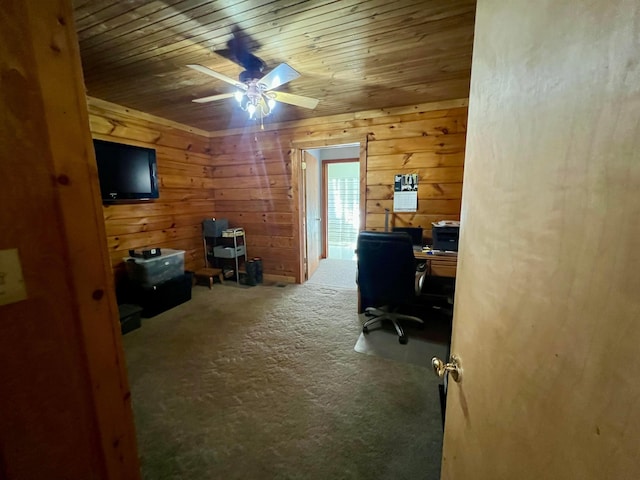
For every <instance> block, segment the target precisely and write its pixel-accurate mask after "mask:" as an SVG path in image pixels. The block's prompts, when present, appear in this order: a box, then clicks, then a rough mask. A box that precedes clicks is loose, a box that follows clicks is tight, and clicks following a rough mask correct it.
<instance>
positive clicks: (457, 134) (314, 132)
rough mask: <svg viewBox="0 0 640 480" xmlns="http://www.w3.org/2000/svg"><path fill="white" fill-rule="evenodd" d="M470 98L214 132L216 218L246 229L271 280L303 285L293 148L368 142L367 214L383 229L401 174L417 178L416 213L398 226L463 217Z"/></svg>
mask: <svg viewBox="0 0 640 480" xmlns="http://www.w3.org/2000/svg"><path fill="white" fill-rule="evenodd" d="M466 118H467V108H466V100H459V101H450V102H441V103H440V104H431V105H418V106H411V107H402V108H394V109H387V110H374V111H369V112H359V113H354V114H346V115H338V116H333V117H323V118H316V119H309V120H303V121H299V122H290V123H287V124H280V125H265V130H264V131H249V130H246V131H245V130H241V129H237V130H233V131H231V130H229V131H225V132H213V133H212V134H211V136H212V138H211V153H212V164H213V170H212V177H213V178H214V180H213V181H212V185H213V188H214V190H215V192H214V195H215V199H216V215H217V216H218V217H222V218H228V219H229V221H230V224H232V225H234V226H243V227H245V229H246V232H247V244H248V251H249V254H250V255H251V256H260V257H262V258H263V262H264V268H265V271H266V272H267V273H270V274H277V275H281V276H285V277H289V278H291V279H295V280H297V281H299V280H300V274H299V262H300V245H299V242H298V233H297V232H298V229H297V221H298V220H297V202H298V198H297V186H298V176H297V172H296V169H295V168H293V167H292V158H295V155H292V152H293V149H295V148H311V146H314V147H318V146H327V145H339V144H345V143H351V142H353V141H354V140H356V141H360V142H361V143H364V144H366V199H365V202H366V203H365V204H366V217H365V223H364V225H365V227H366V228H367V229H369V230H381V229H383V228H384V209H385V208H389V209H391V210H392V204H393V180H394V174H395V173H417V174H418V175H419V190H418V197H419V204H418V211H417V212H416V213H407V214H394V215H392V217H391V219H390V220H391V222H390V223H391V225H395V226H422V227H423V228H425V229H427V232H426V233H427V234H430V231H429V230H428V229H429V228H430V226H431V222H432V221H437V220H442V219H449V220H451V219H453V220H458V219H459V218H460V199H461V194H462V171H463V164H464V147H465V131H466V128H465V126H466Z"/></svg>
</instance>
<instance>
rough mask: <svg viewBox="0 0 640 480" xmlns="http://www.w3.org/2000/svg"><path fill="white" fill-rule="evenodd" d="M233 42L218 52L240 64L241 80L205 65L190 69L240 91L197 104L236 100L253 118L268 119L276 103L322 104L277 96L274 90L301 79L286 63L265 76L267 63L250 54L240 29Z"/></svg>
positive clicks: (233, 32) (236, 31) (283, 95)
mask: <svg viewBox="0 0 640 480" xmlns="http://www.w3.org/2000/svg"><path fill="white" fill-rule="evenodd" d="M232 34H233V38H232V39H231V40H229V41H228V42H227V47H228V48H227V49H225V50H219V51H216V53H218V54H219V55H222V56H224V57H225V58H229V59H230V60H232V61H234V62H236V63H238V64H239V65H240V66H242V67H243V68H244V69H245V70H244V71H243V72H242V73H240V77H239V80H234V79H233V78H231V77H228V76H226V75H223V74H222V73H218V72H215V71H213V70H211V69H210V68H207V67H204V66H202V65H194V64H191V65H187V67H189V68H192V69H194V70H197V71H199V72H201V73H204V74H205V75H210V76H212V77H214V78H217V79H218V80H222V81H223V82H227V83H229V84H231V85H233V86H234V87H236V89H237V90H236V91H235V92H231V93H222V94H219V95H211V96H209V97H202V98H196V99H194V100H193V101H194V102H196V103H207V102H214V101H216V100H223V99H226V98H231V97H235V98H236V100H238V103H239V104H240V106H241V107H242V109H243V110H245V111H247V112H248V113H249V118H253V117H254V115H255V117H256V118H260V119H262V118H264V117H266V116H267V115H269V114H270V113H271V112H272V111H273V109H274V108H275V106H276V102H282V103H288V104H290V105H295V106H298V107H303V108H309V109H314V108H316V106H317V105H318V100H317V99H315V98H310V97H303V96H302V95H295V94H292V93H286V92H276V91H274V89H276V88H278V87H279V86H281V85H284V84H285V83H288V82H290V81H291V80H294V79H296V78H298V77H299V76H300V74H299V73H298V72H296V71H295V70H294V69H293V68H291V67H290V66H289V65H287V64H286V63H281V64H280V65H278V66H277V67H276V68H274V69H273V70H271V71H270V72H269V73H267V74H266V75H264V76H263V74H262V71H263V70H264V68H265V66H266V65H265V63H264V61H262V60H261V59H260V58H258V57H257V56H255V55H253V54H252V53H251V51H250V50H249V47H248V44H247V42H246V41H245V37H246V36H245V35H243V34H242V31H241V30H240V29H239V28H238V27H233V29H232Z"/></svg>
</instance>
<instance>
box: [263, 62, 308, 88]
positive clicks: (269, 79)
mask: <svg viewBox="0 0 640 480" xmlns="http://www.w3.org/2000/svg"><path fill="white" fill-rule="evenodd" d="M299 76H300V74H299V73H298V72H296V71H295V70H294V69H293V68H291V67H290V66H289V65H287V64H286V63H281V64H280V65H278V66H277V67H276V68H274V69H273V70H271V71H270V72H269V73H267V74H266V75H265V76H264V77H262V78H261V79H260V80H258V83H262V84H264V85H265V86H266V89H267V90H273V89H274V88H278V87H279V86H280V85H284V84H285V83H287V82H290V81H291V80H295V79H296V78H298V77H299Z"/></svg>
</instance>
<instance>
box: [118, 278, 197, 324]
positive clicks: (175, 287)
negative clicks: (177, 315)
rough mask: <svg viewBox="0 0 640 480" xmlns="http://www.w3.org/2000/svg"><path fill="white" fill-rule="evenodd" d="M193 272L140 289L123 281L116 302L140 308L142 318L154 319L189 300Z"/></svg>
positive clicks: (130, 282) (131, 283)
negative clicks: (132, 304) (135, 305)
mask: <svg viewBox="0 0 640 480" xmlns="http://www.w3.org/2000/svg"><path fill="white" fill-rule="evenodd" d="M192 282H193V272H185V273H184V275H179V276H177V277H174V278H172V279H171V280H167V281H166V282H162V283H159V284H158V285H154V286H152V287H141V286H139V285H136V284H135V283H134V282H132V281H130V280H129V281H123V282H122V284H121V285H119V287H118V301H120V302H126V303H134V304H137V305H140V306H141V307H142V316H143V317H144V318H149V317H154V316H156V315H158V314H159V313H162V312H164V311H166V310H169V309H170V308H173V307H176V306H178V305H180V304H181V303H184V302H187V301H189V300H191V286H192Z"/></svg>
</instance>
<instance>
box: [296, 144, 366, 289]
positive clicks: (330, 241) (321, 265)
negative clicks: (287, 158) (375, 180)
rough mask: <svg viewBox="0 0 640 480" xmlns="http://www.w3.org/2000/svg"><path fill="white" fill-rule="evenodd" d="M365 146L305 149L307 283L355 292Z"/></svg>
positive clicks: (304, 221)
mask: <svg viewBox="0 0 640 480" xmlns="http://www.w3.org/2000/svg"><path fill="white" fill-rule="evenodd" d="M361 154H362V152H361V150H360V144H348V145H336V146H323V147H320V148H313V149H302V150H301V158H302V162H303V167H302V187H303V188H302V189H303V195H302V200H303V205H302V209H301V211H302V215H301V216H302V222H301V223H302V234H303V235H302V236H303V251H304V252H303V253H304V265H303V269H304V277H303V278H304V280H306V281H311V283H316V282H320V283H322V284H324V285H335V286H343V287H350V288H351V287H352V288H355V260H356V257H355V246H356V241H357V236H358V231H359V229H360V220H361V219H360V216H361V212H360V210H361V205H360V186H361V182H360V177H361V172H360V156H361Z"/></svg>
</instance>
